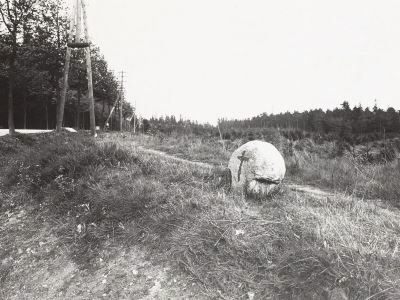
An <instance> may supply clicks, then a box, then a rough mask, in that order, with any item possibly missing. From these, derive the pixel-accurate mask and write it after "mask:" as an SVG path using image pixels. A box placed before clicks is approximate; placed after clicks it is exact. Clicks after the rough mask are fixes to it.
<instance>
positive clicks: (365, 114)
mask: <svg viewBox="0 0 400 300" xmlns="http://www.w3.org/2000/svg"><path fill="white" fill-rule="evenodd" d="M219 124H220V127H221V129H222V131H223V132H224V135H225V136H228V137H231V136H233V137H235V136H237V135H242V132H243V131H247V132H257V130H262V129H263V128H275V129H277V130H279V131H281V132H282V134H283V135H284V136H286V137H287V138H289V139H291V140H296V139H301V138H304V137H305V136H310V135H311V137H313V138H314V139H323V140H345V141H347V142H351V143H353V142H366V141H373V140H380V139H385V138H388V137H395V136H398V135H399V133H400V114H399V111H398V110H395V109H394V108H392V107H389V108H388V109H387V110H383V109H381V108H379V107H378V105H377V104H376V103H375V106H374V107H373V108H372V109H370V108H368V107H367V108H365V109H364V108H363V107H362V106H361V105H358V106H354V107H353V108H351V107H350V105H349V102H347V101H344V102H343V103H342V104H341V107H340V108H335V109H333V110H327V111H323V110H322V109H315V110H310V111H304V112H294V113H290V112H286V113H280V114H270V115H268V114H266V113H263V114H260V115H258V116H256V117H253V118H251V119H245V120H220V122H219Z"/></svg>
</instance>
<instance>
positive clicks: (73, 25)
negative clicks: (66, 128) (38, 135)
mask: <svg viewBox="0 0 400 300" xmlns="http://www.w3.org/2000/svg"><path fill="white" fill-rule="evenodd" d="M82 21H83V24H82ZM82 28H83V31H84V37H83V39H82ZM74 33H75V39H73V35H74ZM81 48H84V49H85V54H86V69H87V80H88V99H89V112H90V131H91V134H92V136H96V121H95V114H94V97H93V79H92V61H91V57H90V40H89V33H88V23H87V13H86V0H76V1H75V3H74V8H73V10H72V16H71V18H70V27H69V35H68V42H67V52H66V55H65V65H64V77H63V86H62V90H61V97H60V100H59V103H58V107H57V125H56V131H57V132H60V131H61V128H62V124H63V118H64V107H65V100H66V96H67V89H68V75H69V68H70V62H71V50H72V49H81Z"/></svg>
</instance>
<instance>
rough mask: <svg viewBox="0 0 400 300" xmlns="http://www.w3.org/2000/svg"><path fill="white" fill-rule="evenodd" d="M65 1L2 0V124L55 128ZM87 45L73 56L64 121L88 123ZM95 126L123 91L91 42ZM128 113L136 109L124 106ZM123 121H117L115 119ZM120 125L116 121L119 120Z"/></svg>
mask: <svg viewBox="0 0 400 300" xmlns="http://www.w3.org/2000/svg"><path fill="white" fill-rule="evenodd" d="M67 15H68V13H67V7H66V2H65V0H0V128H10V127H14V128H38V129H40V128H55V125H56V107H57V103H58V101H59V98H60V92H61V84H62V76H63V67H64V57H65V52H66V44H67V32H68V25H69V20H68V18H67ZM83 51H84V50H82V49H81V50H74V51H73V55H72V58H71V69H70V76H69V91H68V95H67V100H66V105H65V115H64V124H63V125H64V126H68V127H75V128H81V129H83V128H86V129H87V128H89V112H88V110H89V107H88V106H89V103H88V97H87V79H86V76H87V74H86V67H85V59H84V52H83ZM91 56H92V72H93V87H94V98H95V114H96V125H98V126H104V124H103V123H104V121H105V120H106V118H107V116H108V114H109V112H110V110H111V108H112V107H113V105H114V104H115V101H116V99H117V97H118V93H119V90H120V86H119V82H118V79H117V78H116V76H115V75H114V74H113V72H112V71H110V69H109V67H108V64H107V62H106V61H105V59H104V57H103V55H102V54H101V52H100V49H99V48H98V47H96V46H95V45H92V46H91ZM122 106H123V107H122V110H123V117H124V118H129V117H130V116H132V114H133V108H132V107H131V106H130V104H129V103H128V102H124V103H123V105H122ZM114 123H115V124H118V122H114ZM115 126H116V125H115Z"/></svg>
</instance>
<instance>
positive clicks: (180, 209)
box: [0, 133, 400, 300]
mask: <svg viewBox="0 0 400 300" xmlns="http://www.w3.org/2000/svg"><path fill="white" fill-rule="evenodd" d="M139 144H140V145H142V146H144V147H146V146H147V147H151V148H156V149H159V150H163V151H166V152H168V153H170V154H174V155H178V156H181V157H184V158H188V159H191V160H196V161H203V162H208V163H211V164H212V165H214V166H215V167H214V168H202V167H200V166H199V167H194V166H193V165H190V164H186V163H184V162H180V161H174V160H170V159H168V158H163V157H159V156H157V155H154V154H149V153H146V152H145V151H142V150H141V149H140V148H137V147H136V146H137V145H139ZM226 146H227V150H224V149H223V148H222V146H221V144H220V143H219V142H218V140H204V139H203V140H202V139H200V138H191V139H190V138H187V137H173V138H160V137H148V136H139V137H135V136H131V135H130V134H122V135H121V134H104V135H100V137H99V138H98V139H96V140H94V139H92V138H90V137H89V136H86V135H84V134H67V133H64V134H61V135H56V134H41V135H37V136H17V137H7V136H6V137H2V138H0V161H1V163H0V174H1V175H0V187H1V190H0V195H1V198H0V216H1V218H0V222H1V224H0V261H1V267H0V284H1V286H0V298H2V299H3V298H4V299H24V298H25V299H28V298H29V299H66V298H69V299H101V298H102V297H103V298H109V299H118V298H120V299H152V298H154V299H156V298H157V296H154V294H152V293H153V291H154V287H156V286H157V285H159V286H161V288H162V289H164V290H172V289H174V293H172V294H171V293H170V294H168V296H170V297H172V298H174V297H175V298H178V297H179V296H182V297H185V298H192V299H299V300H300V299H331V300H333V299H374V300H376V299H399V298H400V289H399V286H400V257H399V250H398V248H399V244H400V218H399V215H400V212H399V211H398V209H396V208H395V207H394V206H391V205H390V206H388V207H387V208H382V206H381V205H377V204H376V203H374V202H373V201H365V200H363V199H361V198H356V197H353V196H350V195H348V196H345V195H343V194H339V193H337V194H335V195H333V196H331V197H324V196H318V195H313V194H307V193H301V192H296V191H293V190H291V189H290V188H288V187H287V186H286V185H285V184H284V185H283V187H282V189H281V190H280V192H279V193H278V194H276V195H274V196H273V197H271V198H269V199H266V200H265V201H254V200H249V199H244V198H243V196H242V195H240V194H231V193H227V192H226V189H224V186H221V185H220V184H218V178H217V177H218V175H216V174H218V172H220V169H221V166H224V165H226V163H227V160H228V159H229V155H230V153H231V151H232V149H233V148H234V147H237V146H238V145H236V144H235V143H231V144H228V145H226ZM283 152H285V151H283ZM297 155H299V154H297ZM291 157H292V158H290V159H287V161H288V166H289V168H288V170H289V176H290V178H291V180H292V179H293V180H294V179H296V180H298V181H300V182H301V181H304V182H307V181H309V180H311V178H312V177H309V176H311V175H307V174H308V173H305V172H306V170H308V169H309V170H310V172H312V171H311V170H314V169H315V170H317V169H318V170H319V171H320V172H321V173H322V172H323V171H324V170H328V171H326V172H327V174H329V166H330V165H322V164H321V161H322V159H319V160H316V161H315V163H316V164H315V166H314V165H308V167H307V168H306V167H305V164H306V163H308V164H310V163H313V160H312V159H313V158H312V157H311V158H308V159H309V160H307V162H306V160H304V162H303V161H302V160H301V159H302V158H301V157H300V156H297V157H296V156H295V155H294V154H292V155H291ZM331 167H333V166H331ZM335 167H337V168H339V166H336V165H335ZM344 167H345V166H341V167H340V168H344ZM387 167H388V166H387ZM296 168H297V169H296ZM322 168H324V169H322ZM348 168H350V167H348ZM299 170H300V171H299ZM302 172H303V173H302ZM315 172H316V171H313V172H312V173H315ZM310 174H311V173H310ZM302 176H304V177H303V178H302ZM318 178H323V175H320V176H319V177H318ZM375 179H376V180H378V179H377V178H375ZM337 180H338V179H337ZM333 182H336V181H333ZM324 186H328V184H324ZM331 187H332V189H336V190H343V189H342V187H341V186H340V187H338V186H335V185H332V186H331ZM350 187H351V186H350ZM349 194H351V193H349ZM21 219H23V220H24V222H22V221H18V220H21ZM22 225H24V226H22ZM28 249H29V251H28ZM138 251H140V253H142V256H140V255H137V253H138ZM121 253H124V255H125V254H126V255H127V256H128V257H129V255H128V254H129V253H135V255H136V256H135V257H136V259H137V260H139V258H140V257H142V258H141V259H142V260H143V261H145V262H146V264H145V265H146V267H144V268H143V271H141V270H142V269H140V270H139V275H137V272H138V271H137V270H136V269H135V272H133V271H132V267H131V266H130V265H129V264H128V262H129V263H131V264H133V263H134V259H132V260H128V259H127V258H124V259H123V258H122V257H125V256H121V255H122V254H121ZM49 265H51V266H53V269H51V270H47V268H48V266H49ZM138 268H139V267H138ZM45 269H46V270H47V271H46V272H48V273H49V274H64V273H65V274H68V276H67V275H66V276H64V277H62V276H60V275H59V277H58V281H57V282H56V283H54V282H53V283H52V284H51V283H49V279H48V278H49V276H47V277H46V276H41V275H42V273H43V272H44V271H43V270H45ZM69 269H74V270H76V273H73V276H72V277H74V276H75V277H74V278H79V279H80V280H77V279H75V281H74V280H73V279H71V278H70V275H71V274H70V273H68V272H67V271H66V270H69ZM147 269H149V270H154V273H156V271H157V270H164V271H163V272H164V273H167V274H166V275H165V278H167V279H165V280H160V281H159V282H156V283H154V284H153V283H152V284H150V283H148V278H151V276H148V277H147V279H146V280H145V279H143V278H142V277H140V274H141V273H140V272H149V271H148V270H147ZM105 270H107V272H108V273H107V274H111V275H112V274H113V276H115V277H113V278H114V281H113V284H109V285H107V284H106V285H105V286H104V289H102V288H100V287H101V286H102V285H101V283H102V281H100V282H98V280H100V279H99V278H101V280H103V281H104V280H105V279H104V278H105V277H99V276H100V275H99V274H103V273H104V272H105ZM115 270H118V274H117V273H115ZM132 272H133V273H134V274H136V275H135V276H136V277H134V278H133V279H132V280H133V281H135V282H137V283H138V284H140V285H143V288H142V289H141V290H138V288H137V286H136V285H135V283H133V285H130V283H129V281H128V279H127V278H129V280H131V278H132ZM46 274H47V273H46ZM74 274H75V275H74ZM96 274H97V275H96ZM146 274H147V273H146ZM111 275H109V277H107V280H110V277H111ZM117 275H118V276H117ZM102 276H104V275H102ZM45 279H46V280H45ZM77 281H79V284H77ZM121 282H122V283H124V284H125V283H126V285H124V286H121ZM131 283H132V282H131ZM135 288H136V289H135ZM134 289H135V290H134ZM132 290H134V291H135V293H133V292H132ZM146 297H147V298H146Z"/></svg>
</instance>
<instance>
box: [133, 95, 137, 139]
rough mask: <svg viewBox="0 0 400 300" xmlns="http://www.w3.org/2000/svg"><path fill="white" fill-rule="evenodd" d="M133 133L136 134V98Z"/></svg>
mask: <svg viewBox="0 0 400 300" xmlns="http://www.w3.org/2000/svg"><path fill="white" fill-rule="evenodd" d="M133 134H136V98H135V107H134V108H133Z"/></svg>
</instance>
